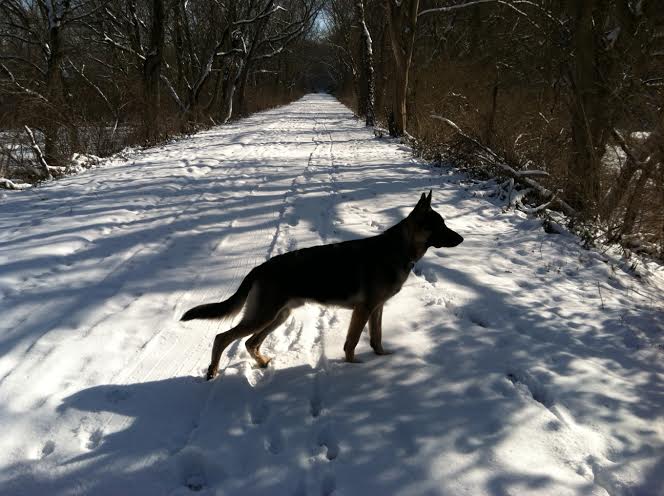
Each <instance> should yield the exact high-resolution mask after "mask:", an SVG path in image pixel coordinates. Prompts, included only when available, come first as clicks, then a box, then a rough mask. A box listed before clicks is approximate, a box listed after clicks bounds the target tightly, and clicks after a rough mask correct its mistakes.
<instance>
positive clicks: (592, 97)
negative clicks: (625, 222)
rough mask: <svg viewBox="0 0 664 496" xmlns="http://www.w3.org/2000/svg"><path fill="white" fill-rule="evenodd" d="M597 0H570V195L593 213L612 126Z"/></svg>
mask: <svg viewBox="0 0 664 496" xmlns="http://www.w3.org/2000/svg"><path fill="white" fill-rule="evenodd" d="M596 3H597V0H586V1H583V2H578V1H577V0H569V4H568V5H569V6H568V8H569V9H570V10H569V12H570V13H571V14H572V47H573V50H574V54H573V60H572V62H571V67H570V79H571V82H572V95H571V97H572V100H571V120H572V122H571V131H572V143H573V157H572V161H571V163H570V166H569V174H568V187H567V194H568V198H569V202H570V203H571V204H572V206H573V207H574V208H576V209H577V210H578V211H582V212H591V211H592V210H593V209H594V207H596V206H597V204H598V202H599V195H600V160H601V156H602V154H603V147H604V144H605V142H606V136H605V135H606V133H605V130H606V129H607V126H610V122H608V116H607V112H606V96H607V95H606V89H605V85H604V84H603V81H602V79H601V76H600V73H599V70H598V60H597V55H598V47H597V42H596V33H595V28H594V19H593V11H594V7H595V4H596Z"/></svg>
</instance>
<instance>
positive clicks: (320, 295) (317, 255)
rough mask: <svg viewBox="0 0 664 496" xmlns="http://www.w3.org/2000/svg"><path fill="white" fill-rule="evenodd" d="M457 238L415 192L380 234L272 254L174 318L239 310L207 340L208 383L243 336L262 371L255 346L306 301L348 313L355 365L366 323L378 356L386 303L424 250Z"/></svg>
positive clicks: (349, 353) (349, 351) (349, 355)
mask: <svg viewBox="0 0 664 496" xmlns="http://www.w3.org/2000/svg"><path fill="white" fill-rule="evenodd" d="M462 241H463V238H462V237H461V236H459V234H457V233H456V232H454V231H452V230H451V229H449V228H448V227H447V226H446V225H445V221H444V220H443V218H442V217H441V216H440V215H439V214H438V213H437V212H435V211H434V210H433V209H432V208H431V191H429V195H428V196H427V195H426V194H424V193H422V196H421V198H420V200H419V201H418V203H417V205H416V206H415V208H414V209H413V211H412V212H411V213H410V214H409V215H408V217H406V218H405V219H404V220H402V221H401V222H399V223H398V224H396V225H395V226H392V227H391V228H389V229H388V230H387V231H385V232H384V233H382V234H379V235H377V236H373V237H371V238H365V239H357V240H352V241H344V242H342V243H333V244H329V245H321V246H313V247H311V248H303V249H301V250H295V251H291V252H288V253H284V254H282V255H277V256H276V257H273V258H271V259H269V260H268V261H267V262H265V263H263V264H261V265H259V266H258V267H255V268H254V269H252V270H251V272H249V274H248V275H247V276H246V277H245V278H244V280H243V281H242V283H241V284H240V288H239V289H238V290H237V292H236V293H235V294H234V295H233V296H231V297H230V298H228V299H227V300H226V301H222V302H221V303H208V304H205V305H199V306H197V307H194V308H192V309H191V310H188V311H187V312H186V313H185V314H184V315H183V316H182V319H181V320H192V319H218V318H222V317H227V316H232V315H235V314H236V313H238V312H239V311H240V310H241V309H242V307H244V314H243V316H242V320H241V321H240V323H239V324H238V325H236V326H235V327H233V328H232V329H231V330H229V331H227V332H222V333H221V334H217V336H216V337H215V339H214V344H213V346H212V360H211V362H210V366H209V367H208V371H207V376H206V377H207V379H208V380H210V379H212V378H214V377H215V376H216V375H217V371H218V369H219V359H220V358H221V354H222V353H223V351H224V349H226V347H227V346H228V345H230V344H231V343H232V342H233V341H235V340H236V339H240V338H243V337H246V336H249V335H251V338H249V339H248V340H247V342H246V347H247V351H248V352H249V354H250V355H251V356H252V357H253V358H254V360H256V362H257V363H258V365H259V366H260V367H267V365H268V363H269V362H270V359H269V358H268V357H266V356H264V355H262V354H261V352H260V346H261V343H262V342H263V340H264V339H265V338H266V337H267V335H268V334H270V333H271V332H272V331H274V330H275V329H276V328H277V327H279V326H280V325H281V324H283V323H284V322H285V321H286V319H287V318H288V316H289V315H290V313H291V310H292V309H293V308H296V307H298V306H300V305H302V304H304V303H305V302H308V301H312V302H316V303H322V304H327V305H336V306H340V307H343V308H349V309H352V310H353V315H352V317H351V320H350V326H349V328H348V334H347V336H346V343H345V344H344V352H345V354H346V361H347V362H357V361H358V360H356V358H355V347H356V346H357V342H358V341H359V339H360V335H361V334H362V331H363V330H364V326H365V325H366V323H367V322H368V323H369V337H370V344H371V347H372V348H373V350H374V352H375V353H376V354H377V355H385V354H388V352H387V351H386V350H384V349H383V346H382V344H381V335H382V317H383V305H384V304H385V302H386V301H387V300H388V299H390V298H391V297H392V296H394V295H395V294H397V293H398V292H399V291H400V290H401V286H403V284H404V282H405V281H406V279H407V278H408V274H410V271H411V269H412V268H413V265H414V264H415V262H417V261H418V260H419V259H420V258H422V257H423V256H424V254H425V253H426V251H427V249H428V248H429V247H431V246H433V247H435V248H441V247H453V246H457V245H458V244H459V243H461V242H462Z"/></svg>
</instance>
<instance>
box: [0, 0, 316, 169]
mask: <svg viewBox="0 0 664 496" xmlns="http://www.w3.org/2000/svg"><path fill="white" fill-rule="evenodd" d="M321 5H322V2H321V0H279V1H276V0H224V1H220V0H116V1H113V2H109V1H107V0H0V131H1V132H2V135H0V169H4V170H0V177H2V176H3V172H5V171H6V170H7V169H8V168H11V167H14V172H15V171H16V170H24V175H25V176H26V179H31V177H30V176H35V175H36V176H38V177H48V176H49V175H51V174H55V173H57V172H58V171H60V170H62V169H63V167H65V166H66V165H67V163H68V161H69V160H70V158H71V156H72V154H73V153H95V154H108V153H110V152H113V151H116V150H118V149H120V148H122V147H124V146H126V145H127V144H136V143H138V144H150V143H156V142H158V141H160V140H163V139H164V138H165V137H167V136H169V135H173V134H177V133H180V132H187V131H191V130H195V129H197V128H198V127H200V126H203V125H212V124H220V123H225V122H227V121H228V120H229V119H231V118H232V117H236V116H241V115H245V114H248V113H250V112H253V111H255V110H257V109H261V108H265V107H269V106H273V105H276V104H279V103H283V102H286V101H289V100H292V99H293V98H295V97H296V96H298V95H300V94H302V93H303V92H304V91H306V90H307V89H310V86H311V84H312V83H311V81H312V77H313V76H312V75H311V72H310V71H308V69H307V66H306V63H305V61H304V60H303V59H302V57H299V56H298V55H297V51H298V50H300V51H301V50H303V49H305V50H306V47H307V46H308V45H311V43H313V41H312V39H311V36H312V32H313V26H314V22H315V19H316V16H317V15H318V13H319V11H320V8H321ZM303 47H304V48H303ZM26 150H27V152H26ZM37 151H39V153H38V152H37ZM26 153H27V156H28V157H29V159H30V160H28V161H32V162H38V165H39V164H40V166H39V167H36V168H35V167H33V168H29V167H27V168H25V169H20V168H19V167H18V166H20V165H22V164H23V165H25V163H24V162H25V154H26ZM35 157H38V160H35ZM32 179H34V178H32Z"/></svg>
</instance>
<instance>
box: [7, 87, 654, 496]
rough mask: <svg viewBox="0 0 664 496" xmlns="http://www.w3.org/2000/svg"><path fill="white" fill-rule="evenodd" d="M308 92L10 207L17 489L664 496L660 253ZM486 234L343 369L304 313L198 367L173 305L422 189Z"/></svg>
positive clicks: (191, 338)
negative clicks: (549, 214) (439, 162)
mask: <svg viewBox="0 0 664 496" xmlns="http://www.w3.org/2000/svg"><path fill="white" fill-rule="evenodd" d="M483 187H484V186H483V185H482V184H481V183H475V182H473V181H471V180H469V179H467V178H466V177H465V176H463V175H461V174H458V173H456V172H455V171H454V170H452V169H449V168H431V167H428V166H426V165H423V164H420V163H418V162H417V161H416V160H414V159H413V158H412V154H411V152H410V151H409V150H408V149H407V148H406V147H404V146H403V145H400V144H398V143H395V142H392V141H390V140H381V139H377V138H374V136H373V134H372V133H371V131H369V130H366V129H365V128H363V126H362V125H361V123H359V122H357V121H356V120H355V119H354V118H353V117H352V115H351V113H350V112H349V111H348V110H347V109H346V108H344V107H343V106H342V105H340V104H339V103H338V102H337V101H336V100H334V99H333V98H331V97H329V96H326V95H309V96H307V97H305V98H304V99H302V100H299V101H298V102H295V103H293V104H291V105H288V106H286V107H282V108H279V109H274V110H270V111H267V112H262V113H259V114H256V115H254V116H252V117H250V118H248V119H244V120H242V121H239V122H236V123H234V124H231V125H228V126H222V127H218V128H214V129H212V130H209V131H206V132H203V133H200V134H197V135H195V136H192V137H190V138H186V139H182V140H179V141H177V142H174V143H171V144H169V145H166V146H163V147H159V148H155V149H150V150H144V151H141V152H138V153H135V154H133V155H132V156H131V158H130V159H129V161H127V162H123V161H117V162H115V163H111V164H109V165H106V166H104V167H103V168H99V169H96V170H91V171H88V172H86V173H83V174H81V175H79V176H75V177H69V178H66V179H62V180H60V181H57V182H54V183H50V184H47V185H45V186H44V187H42V188H39V189H35V190H34V191H25V192H12V193H5V194H4V195H3V196H2V198H1V201H2V203H1V204H0V312H1V314H2V316H3V319H2V324H1V327H0V438H1V439H2V443H3V450H2V452H0V494H3V495H4V494H12V495H13V494H36V493H38V492H42V493H43V492H45V493H46V494H109V495H112V494H141V495H144V494H172V495H184V494H189V493H191V492H198V493H200V494H220V495H222V494H223V495H235V494H243V495H252V494H278V495H281V494H284V495H298V496H304V495H320V494H323V495H332V494H336V495H346V496H348V495H356V494H358V495H366V494H395V495H396V494H399V495H435V494H436V495H437V494H441V495H456V494H461V493H466V494H499V495H502V494H519V495H521V494H538V495H539V494H551V495H566V494H570V495H571V494H574V495H585V494H596V495H607V494H609V495H612V496H615V495H628V494H638V495H662V494H664V492H662V489H661V488H662V487H664V475H663V474H664V422H663V420H664V418H663V417H664V381H663V378H664V365H662V356H663V353H664V324H663V323H664V312H663V311H662V307H661V305H662V294H663V293H662V288H664V271H662V269H661V268H658V267H656V266H654V265H653V266H646V267H639V268H638V271H639V273H640V274H641V277H640V278H636V277H634V276H633V275H632V274H631V272H630V270H629V267H628V266H627V264H625V263H624V262H621V261H620V260H618V259H617V258H615V257H612V256H611V255H610V254H601V253H597V252H594V251H586V250H583V249H582V248H581V247H580V246H579V242H578V240H577V239H575V238H574V237H572V236H569V235H552V234H547V233H545V232H544V230H543V229H542V227H541V221H540V220H538V219H533V218H528V217H527V216H525V215H524V214H521V213H519V212H513V211H509V212H504V211H503V210H502V209H501V208H500V206H497V205H494V204H493V203H492V201H491V200H489V199H487V198H485V193H486V192H485V191H484V190H483V189H482V188H483ZM429 188H432V189H433V191H434V194H433V204H434V208H436V209H437V210H438V211H439V212H440V213H441V214H442V215H443V216H444V217H445V218H446V221H447V223H448V224H449V225H450V226H451V227H452V228H453V229H455V230H457V231H458V232H459V233H460V234H462V235H463V236H464V238H465V242H464V243H463V244H462V245H461V246H459V247H458V248H456V249H449V250H445V249H442V250H435V249H433V250H430V251H429V253H428V254H427V255H426V256H425V258H424V259H423V260H422V261H420V262H419V263H418V264H417V266H416V267H415V269H414V273H413V274H411V276H410V278H409V279H408V281H407V282H406V285H405V286H404V288H403V290H402V291H401V293H399V294H398V295H397V296H395V297H394V298H393V299H392V300H390V302H389V303H388V304H387V305H386V307H385V315H384V340H385V343H386V347H387V348H389V349H392V350H394V351H395V354H394V355H390V356H388V357H377V356H374V355H373V354H371V353H370V349H369V347H368V343H367V341H368V339H364V338H363V340H362V341H361V342H360V345H359V347H358V352H359V356H360V358H362V359H363V360H364V361H365V363H363V364H360V365H348V364H345V363H343V362H342V357H343V352H342V346H343V341H344V338H345V330H346V327H347V325H348V321H349V317H350V315H349V312H348V311H344V310H339V309H335V308H322V307H317V306H305V307H303V308H301V309H298V310H297V311H296V312H294V314H293V316H291V317H290V318H289V320H288V321H287V322H286V323H285V324H284V325H283V326H282V327H281V328H280V329H278V330H277V331H275V332H274V333H273V334H271V335H270V336H269V337H268V338H267V339H266V341H265V343H264V345H263V347H262V349H263V352H264V353H265V354H267V355H268V356H272V357H274V359H273V361H272V362H271V364H270V367H269V368H267V369H256V368H254V366H253V360H251V359H250V358H249V356H248V354H247V353H246V352H245V349H244V346H243V344H242V343H235V344H234V345H232V346H231V347H230V348H229V349H228V350H227V351H226V352H225V353H224V356H223V357H222V362H221V369H220V370H221V374H220V377H219V378H218V379H217V380H215V381H213V382H210V383H206V382H205V381H203V379H202V377H203V373H204V369H205V367H206V366H207V364H208V361H209V357H210V349H211V342H212V339H213V337H214V335H215V334H216V333H218V332H220V331H223V330H226V329H227V328H228V327H229V326H230V325H231V323H230V322H204V321H192V322H188V323H187V324H182V323H180V322H178V318H179V316H180V315H181V314H182V312H183V311H184V310H185V309H187V308H189V307H191V306H193V305H195V304H198V303H201V302H206V301H214V300H218V299H223V298H225V297H227V296H228V295H230V294H231V293H232V292H234V291H235V290H236V288H237V286H238V285H239V283H240V281H241V279H242V277H243V276H244V275H245V274H246V273H247V272H248V271H249V269H250V268H251V267H253V266H255V265H257V264H259V263H261V262H262V261H264V260H265V259H266V258H268V257H270V256H273V255H275V254H278V253H282V252H284V251H288V250H292V249H296V248H302V247H305V246H311V245H314V244H319V243H326V242H333V241H339V240H346V239H353V238H357V237H364V236H370V235H373V234H377V233H379V232H381V231H382V230H384V229H385V228H387V227H389V226H390V225H392V224H394V223H395V222H397V221H399V220H400V219H401V218H402V217H403V216H404V215H405V214H407V213H408V211H409V210H410V208H411V207H412V206H413V205H414V204H415V202H416V200H417V198H418V197H419V194H420V193H421V192H422V191H425V190H428V189H429Z"/></svg>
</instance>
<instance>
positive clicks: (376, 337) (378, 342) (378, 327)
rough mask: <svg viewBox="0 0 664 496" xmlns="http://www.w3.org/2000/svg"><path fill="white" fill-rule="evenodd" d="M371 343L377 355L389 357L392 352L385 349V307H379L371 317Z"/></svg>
mask: <svg viewBox="0 0 664 496" xmlns="http://www.w3.org/2000/svg"><path fill="white" fill-rule="evenodd" d="M369 339H370V340H369V343H370V344H371V347H372V348H373V350H374V353H375V354H376V355H389V354H391V353H392V352H391V351H387V350H385V349H383V343H382V339H383V305H380V306H379V307H377V308H376V309H375V310H374V311H373V313H372V314H371V317H369Z"/></svg>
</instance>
